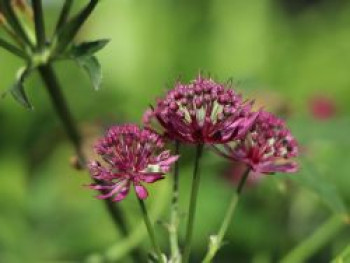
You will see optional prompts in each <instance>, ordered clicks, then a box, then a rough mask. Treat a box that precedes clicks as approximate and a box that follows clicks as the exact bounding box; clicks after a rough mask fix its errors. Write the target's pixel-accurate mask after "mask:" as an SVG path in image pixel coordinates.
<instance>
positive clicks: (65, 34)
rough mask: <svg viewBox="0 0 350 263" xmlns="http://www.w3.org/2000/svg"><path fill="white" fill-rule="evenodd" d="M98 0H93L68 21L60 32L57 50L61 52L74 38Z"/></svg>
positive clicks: (58, 52)
mask: <svg viewBox="0 0 350 263" xmlns="http://www.w3.org/2000/svg"><path fill="white" fill-rule="evenodd" d="M97 3H98V0H91V1H90V2H89V3H88V4H87V5H86V6H85V8H83V9H82V10H81V11H80V12H79V13H78V14H77V15H76V16H75V17H73V18H72V19H71V20H70V21H68V23H66V24H65V25H64V26H63V27H62V28H61V30H60V31H59V32H58V45H57V47H56V50H55V52H56V53H57V54H60V53H61V52H62V51H64V50H65V48H66V47H67V45H68V44H69V43H70V42H71V41H72V40H73V38H74V37H75V35H76V34H77V33H78V31H79V29H80V27H81V26H82V25H83V24H84V23H85V21H86V19H87V18H88V17H89V16H90V14H91V12H92V11H93V10H94V9H95V7H96V5H97Z"/></svg>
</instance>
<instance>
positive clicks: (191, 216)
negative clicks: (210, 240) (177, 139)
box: [183, 144, 203, 263]
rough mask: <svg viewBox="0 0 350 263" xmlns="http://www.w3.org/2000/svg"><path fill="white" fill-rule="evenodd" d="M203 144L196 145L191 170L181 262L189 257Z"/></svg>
mask: <svg viewBox="0 0 350 263" xmlns="http://www.w3.org/2000/svg"><path fill="white" fill-rule="evenodd" d="M202 151H203V144H198V145H197V150H196V157H195V163H194V170H193V179H192V190H191V197H190V205H189V210H188V222H187V230H186V240H185V249H184V255H183V262H184V263H187V262H188V261H189V258H190V253H191V246H192V235H193V228H194V227H193V226H194V220H195V214H196V206H197V196H198V189H199V182H200V171H199V168H200V167H199V166H200V159H201V156H202Z"/></svg>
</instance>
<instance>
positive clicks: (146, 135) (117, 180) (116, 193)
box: [89, 124, 178, 201]
mask: <svg viewBox="0 0 350 263" xmlns="http://www.w3.org/2000/svg"><path fill="white" fill-rule="evenodd" d="M95 149H96V152H97V153H98V154H99V155H100V156H101V157H102V160H103V163H104V165H102V164H101V163H100V162H99V161H94V162H91V163H90V164H89V169H90V173H91V175H92V177H93V178H94V179H95V180H96V183H94V184H91V185H90V188H92V189H95V190H102V191H104V192H105V193H104V194H102V195H99V196H97V197H98V198H100V199H105V198H112V197H113V201H120V200H122V199H124V198H125V197H126V195H127V194H128V193H129V189H130V186H133V187H134V189H135V192H136V194H137V196H138V198H140V199H145V198H147V196H148V192H147V190H146V188H145V187H144V184H145V183H153V182H156V181H158V180H160V179H163V178H164V174H165V173H167V172H168V171H169V169H170V166H171V164H172V163H174V162H175V161H176V160H177V159H178V156H172V155H171V154H170V151H169V150H165V149H164V141H163V138H162V137H161V136H160V135H159V134H157V133H155V132H153V131H151V130H149V129H141V128H139V127H138V126H136V125H133V124H129V125H121V126H115V127H112V128H110V129H109V131H108V132H107V134H106V136H105V137H104V138H102V139H101V140H100V141H99V142H98V143H97V145H96V147H95Z"/></svg>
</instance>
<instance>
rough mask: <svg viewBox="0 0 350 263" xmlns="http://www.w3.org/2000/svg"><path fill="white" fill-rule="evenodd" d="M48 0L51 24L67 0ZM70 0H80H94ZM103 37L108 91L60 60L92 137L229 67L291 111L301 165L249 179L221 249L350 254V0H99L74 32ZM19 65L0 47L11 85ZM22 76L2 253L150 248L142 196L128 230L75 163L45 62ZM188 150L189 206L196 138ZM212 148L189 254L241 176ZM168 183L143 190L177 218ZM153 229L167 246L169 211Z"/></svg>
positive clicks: (231, 74)
mask: <svg viewBox="0 0 350 263" xmlns="http://www.w3.org/2000/svg"><path fill="white" fill-rule="evenodd" d="M43 2H44V4H45V12H46V13H45V14H46V20H47V21H46V22H47V24H48V25H51V26H52V25H53V24H54V23H55V21H56V18H57V15H58V13H59V10H60V9H59V8H60V7H61V5H62V3H63V1H61V0H51V1H48V0H44V1H43ZM74 2H75V8H77V9H78V8H79V6H81V5H82V4H84V3H86V1H83V0H79V1H78V0H77V1H74ZM48 27H50V26H48ZM0 31H1V29H0ZM0 34H1V35H2V34H3V32H1V33H0ZM99 38H108V39H110V40H111V42H110V43H109V44H108V46H107V47H106V48H105V49H103V50H102V51H101V52H99V54H98V57H99V59H100V62H101V64H102V66H103V72H104V78H103V84H102V88H101V90H100V91H98V92H96V91H94V90H93V89H92V87H91V84H90V83H89V80H88V77H87V75H86V74H85V73H84V72H83V71H81V70H80V69H79V68H78V67H77V65H76V64H74V62H69V61H68V62H67V61H62V62H59V63H56V65H55V69H56V71H57V73H58V75H59V79H60V82H61V84H62V86H63V88H64V93H65V95H66V97H67V100H68V103H69V104H70V106H71V110H72V112H73V113H74V116H75V119H76V120H77V121H78V122H79V126H80V128H81V129H82V130H83V131H84V134H85V136H86V138H87V139H86V141H87V142H89V143H91V141H93V140H94V138H95V136H97V135H98V133H99V132H102V131H103V129H105V128H106V127H108V126H110V125H112V124H116V123H123V122H137V123H140V122H141V117H142V114H143V112H144V110H145V109H146V108H147V107H148V105H149V104H150V103H153V102H154V100H155V98H156V97H157V96H161V95H162V94H163V93H164V92H165V91H166V90H167V89H168V88H169V87H171V86H172V85H173V83H174V81H176V80H177V79H179V78H180V79H182V80H183V81H185V82H187V81H190V80H191V79H193V78H195V76H196V75H197V74H198V72H199V71H202V72H204V73H205V74H207V75H210V76H212V77H213V78H215V79H216V80H218V81H226V80H229V79H232V80H233V82H234V83H236V88H237V89H238V90H239V91H241V92H242V93H243V94H244V95H245V96H248V97H250V98H254V99H256V101H257V103H258V104H259V105H264V106H265V108H266V109H269V110H271V111H274V112H275V113H276V114H278V115H279V116H281V117H283V118H285V119H286V120H287V122H288V125H289V126H290V127H291V130H292V131H293V133H294V134H295V136H296V137H297V138H298V140H299V142H300V148H301V157H300V159H299V162H300V164H301V170H300V172H298V173H297V174H295V175H288V176H287V175H280V174H276V175H271V176H265V177H263V178H260V180H255V181H254V182H251V183H250V184H249V186H248V187H247V188H246V189H245V191H244V196H243V198H242V200H241V203H240V205H239V209H238V210H237V214H236V216H235V219H234V222H233V223H232V225H231V227H230V230H229V233H228V236H227V241H228V242H227V244H225V246H224V247H223V248H222V250H221V251H220V253H219V254H218V257H217V259H216V261H215V262H220V263H225V262H242V263H244V262H254V263H265V262H266V263H268V262H281V260H282V259H283V258H285V259H286V256H287V255H289V261H285V262H292V263H293V262H300V261H301V262H317V263H320V262H330V261H331V260H332V259H334V258H336V257H337V256H339V255H341V253H343V254H342V256H343V259H344V261H342V262H350V256H347V253H346V248H347V247H348V248H349V245H350V230H349V224H348V223H349V219H348V217H347V213H348V210H349V206H350V191H349V188H350V180H349V172H350V151H349V149H350V140H349V133H350V119H349V113H350V106H349V105H350V76H349V69H350V2H349V1H346V0H343V1H341V0H296V1H294V0H251V1H244V0H220V1H214V0H202V1H195V0H191V1H184V0H177V1H175V0H148V1H137V0H113V1H112V0H103V1H101V3H100V4H99V5H98V7H97V9H96V11H95V13H94V14H93V15H92V16H91V17H90V19H89V22H88V23H87V24H86V25H85V26H84V28H83V30H82V31H81V32H80V34H79V37H78V39H77V41H82V40H93V39H99ZM20 66H21V61H19V60H17V58H14V57H13V56H11V55H10V54H8V53H6V52H5V51H4V50H0V76H1V82H0V88H1V91H5V90H6V89H7V88H8V87H9V86H10V85H11V84H12V83H13V81H14V78H15V75H16V71H17V69H18V68H19V67H20ZM25 85H26V90H27V92H28V96H29V97H30V100H31V101H32V103H33V105H34V108H35V109H34V110H33V111H27V110H25V109H23V108H22V107H21V106H20V105H19V104H17V103H16V102H15V101H14V100H13V99H12V98H11V97H10V96H7V97H6V98H4V99H2V100H1V102H0V103H1V104H0V145H1V147H0V174H1V176H0V211H1V212H0V262H5V263H7V262H9V263H12V262H101V261H99V259H100V258H101V257H102V256H103V257H106V258H109V259H113V260H114V261H115V262H129V258H128V256H127V255H128V254H129V251H130V249H132V247H134V246H136V245H140V246H142V247H143V248H145V249H147V248H149V244H148V239H147V236H146V233H145V229H144V227H143V224H142V221H141V218H140V214H139V210H138V206H137V203H136V202H135V198H134V197H133V196H132V195H130V196H129V197H128V198H127V200H126V201H125V202H123V203H122V204H121V208H122V210H123V213H124V216H125V217H126V218H127V221H128V224H129V225H130V226H131V228H132V229H133V231H132V234H131V236H130V237H129V238H128V239H121V237H120V234H119V233H118V232H117V231H116V230H115V228H114V225H113V223H112V222H111V221H110V220H109V216H108V214H107V213H106V211H105V208H104V206H103V204H102V203H101V201H99V200H96V199H94V198H93V196H94V193H93V192H91V191H89V190H87V189H86V188H84V187H83V186H82V185H83V184H86V183H87V182H89V177H88V175H87V173H85V172H81V171H80V172H79V171H76V170H74V169H73V168H72V166H71V163H70V160H71V158H72V156H73V155H74V152H73V150H72V147H71V146H70V144H69V142H68V141H67V139H66V137H65V134H64V131H63V129H62V127H61V126H60V122H59V120H58V118H57V117H56V115H55V114H54V111H53V109H52V107H51V104H50V101H49V98H48V96H47V93H46V90H45V89H44V86H43V84H42V82H41V80H40V79H39V76H38V75H37V74H34V75H32V76H31V77H30V78H29V79H28V80H27V81H26V84H25ZM89 143H87V145H88V144H89ZM87 148H88V146H87ZM182 153H183V155H182V158H181V204H182V207H181V210H182V211H183V212H185V211H186V210H187V206H186V205H187V201H188V192H189V187H190V178H191V167H192V166H191V165H192V163H191V162H192V160H193V159H192V158H193V154H194V151H193V149H192V148H191V147H185V148H183V151H182ZM203 158H204V161H203V168H202V173H203V175H202V178H203V180H202V185H201V189H200V195H199V207H198V214H197V215H198V216H197V224H196V230H195V243H194V247H193V249H194V250H193V259H192V261H193V262H199V261H200V259H201V258H202V255H203V254H204V252H205V250H206V247H207V242H208V236H209V235H210V234H212V233H214V232H215V231H216V230H217V228H218V226H219V224H220V222H221V220H222V217H223V215H224V211H225V208H226V206H227V204H228V201H229V197H230V195H231V194H232V192H233V191H234V187H235V182H236V180H237V176H239V175H237V169H234V168H233V167H231V165H230V164H229V163H228V162H227V161H225V160H222V159H220V158H219V157H217V156H215V154H214V153H212V152H210V151H206V152H205V155H204V157H203ZM170 185H171V179H170V176H169V178H168V179H167V180H163V182H162V183H159V184H156V185H155V186H152V187H151V189H152V190H150V191H151V197H150V198H149V199H148V201H147V204H148V206H149V208H150V210H151V214H152V216H153V218H156V219H159V220H160V221H161V222H166V220H168V212H169V194H170ZM346 220H348V221H346ZM182 222H184V220H183V221H182ZM181 227H182V228H184V223H182V225H181ZM157 230H158V233H160V237H159V238H161V239H162V244H163V245H164V249H165V250H166V249H167V247H168V246H167V240H166V230H165V229H164V227H162V223H160V224H159V225H157ZM300 244H302V245H301V249H300V250H297V251H296V252H295V250H294V249H295V248H296V247H297V246H298V245H299V246H300ZM348 250H349V249H348ZM293 251H294V252H293ZM344 251H345V252H344ZM296 254H297V255H296ZM348 254H350V253H348ZM101 255H102V256H101ZM346 258H347V259H346ZM287 259H288V257H287ZM346 260H348V261H346ZM337 262H338V261H337ZM339 262H340V261H339Z"/></svg>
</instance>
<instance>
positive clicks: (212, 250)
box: [203, 168, 250, 263]
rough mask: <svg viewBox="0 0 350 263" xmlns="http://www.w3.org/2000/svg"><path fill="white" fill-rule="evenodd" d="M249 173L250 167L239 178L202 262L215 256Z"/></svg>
mask: <svg viewBox="0 0 350 263" xmlns="http://www.w3.org/2000/svg"><path fill="white" fill-rule="evenodd" d="M249 173H250V168H247V169H246V171H245V172H244V174H243V176H242V178H241V180H240V181H239V184H238V187H237V189H236V191H235V193H234V194H233V196H232V199H231V202H230V204H229V206H228V208H227V210H226V215H225V217H224V220H223V222H222V224H221V226H220V229H219V232H218V234H217V235H216V236H214V237H213V239H212V240H211V242H212V243H210V246H209V250H208V252H207V254H206V255H205V258H204V260H203V263H209V262H211V261H212V260H213V258H214V257H215V255H216V253H217V251H218V250H219V249H220V247H221V245H222V240H223V239H224V237H225V234H226V232H227V229H228V227H229V225H230V223H231V221H232V217H233V215H234V212H235V210H236V207H237V204H238V201H239V197H240V194H241V193H242V190H243V187H244V185H245V183H246V181H247V178H248V175H249Z"/></svg>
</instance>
